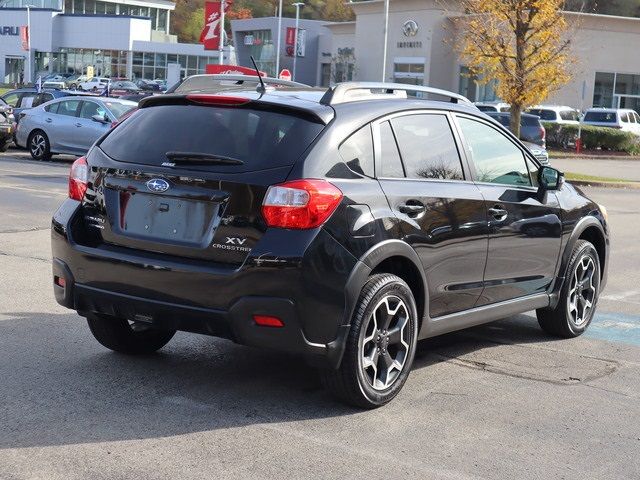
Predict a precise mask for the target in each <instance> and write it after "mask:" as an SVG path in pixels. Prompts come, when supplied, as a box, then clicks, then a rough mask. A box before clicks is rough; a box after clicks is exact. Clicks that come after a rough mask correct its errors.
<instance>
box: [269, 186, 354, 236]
mask: <svg viewBox="0 0 640 480" xmlns="http://www.w3.org/2000/svg"><path fill="white" fill-rule="evenodd" d="M341 200H342V192H341V191H340V190H339V189H338V187H336V186H335V185H332V184H330V183H329V182H327V181H325V180H294V181H291V182H286V183H282V184H280V185H273V186H271V187H269V190H267V194H266V195H265V197H264V201H263V202H262V216H263V217H264V219H265V220H266V222H267V225H268V226H270V227H279V228H292V229H298V230H301V229H306V228H316V227H319V226H320V225H322V224H323V223H324V222H325V221H326V220H327V219H328V218H329V217H330V216H331V214H332V213H333V212H334V211H335V209H336V208H337V207H338V204H339V203H340V201H341Z"/></svg>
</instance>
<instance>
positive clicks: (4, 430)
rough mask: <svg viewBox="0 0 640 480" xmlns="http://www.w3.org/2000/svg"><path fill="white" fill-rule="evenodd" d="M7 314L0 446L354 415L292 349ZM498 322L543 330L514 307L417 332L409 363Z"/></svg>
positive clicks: (522, 338)
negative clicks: (151, 348)
mask: <svg viewBox="0 0 640 480" xmlns="http://www.w3.org/2000/svg"><path fill="white" fill-rule="evenodd" d="M6 316H7V317H9V319H7V320H1V321H0V379H1V387H0V418H2V421H1V422H0V449H6V448H19V447H33V446H49V445H62V444H74V443H93V442H103V441H116V440H130V439H142V438H155V437H165V436H172V435H180V434H185V433H191V432H199V431H210V430H215V429H223V428H235V427H243V426H247V425H251V424H268V423H273V422H289V421H291V422H293V421H299V420H306V419H314V418H327V417H336V416H341V415H352V414H357V413H359V411H358V410H356V409H353V408H349V407H347V406H343V405H341V404H340V403H338V402H335V401H333V400H332V399H331V398H330V397H329V396H328V395H327V394H326V393H325V392H324V391H323V389H322V387H321V385H320V382H319V379H318V375H317V373H316V372H315V371H314V370H313V369H311V368H309V367H307V366H306V364H305V363H304V361H303V360H302V359H300V358H297V357H294V356H291V355H286V354H282V353H275V352H267V351H262V350H256V349H251V348H247V347H242V346H238V345H235V344H233V343H231V342H228V341H224V340H219V339H214V338H210V337H206V336H199V335H191V334H184V333H178V334H177V335H176V337H174V339H173V340H172V341H171V342H170V343H169V344H168V345H167V346H166V347H165V348H164V349H162V350H161V351H160V352H158V353H156V354H153V355H147V356H141V357H131V356H126V355H121V354H117V353H113V352H110V351H108V350H106V349H104V348H103V347H101V346H100V345H99V344H98V343H97V342H96V341H95V340H94V339H93V337H92V336H91V334H90V332H89V329H88V327H87V325H86V322H85V321H84V320H83V319H82V318H80V317H78V316H77V315H75V314H50V313H11V314H6ZM496 327H497V328H498V329H502V330H504V332H503V333H502V334H501V337H502V338H507V339H511V340H512V341H513V342H537V341H546V340H549V338H548V337H545V336H544V335H543V334H542V333H541V332H540V331H539V330H538V329H537V325H535V320H533V319H531V317H525V316H518V317H513V318H511V319H509V320H506V321H501V322H498V323H497V324H493V325H489V326H483V327H477V328H474V329H471V330H467V331H464V332H459V333H454V334H449V335H446V336H443V337H439V338H437V339H432V340H427V341H423V342H420V344H419V349H418V358H417V361H416V366H415V367H414V369H421V368H423V367H427V366H429V365H431V364H432V363H436V362H439V361H442V355H444V356H446V357H451V356H456V355H460V354H462V353H466V352H468V351H470V350H473V349H477V348H486V347H487V346H491V342H490V341H488V340H483V339H482V338H483V337H487V336H491V335H493V332H492V330H491V329H495V328H496ZM469 335H472V337H471V338H473V339H474V340H473V341H469ZM478 335H479V336H480V339H478ZM494 345H495V344H494ZM434 352H435V353H434ZM413 378H414V379H415V376H413ZM409 381H411V377H410V380H409Z"/></svg>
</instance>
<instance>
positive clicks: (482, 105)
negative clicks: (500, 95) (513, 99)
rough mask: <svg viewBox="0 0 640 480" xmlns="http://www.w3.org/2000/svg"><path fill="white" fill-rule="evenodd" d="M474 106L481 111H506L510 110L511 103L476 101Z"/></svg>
mask: <svg viewBox="0 0 640 480" xmlns="http://www.w3.org/2000/svg"><path fill="white" fill-rule="evenodd" d="M475 106H476V107H478V110H480V111H481V112H499V113H500V112H502V113H504V112H508V111H509V110H511V105H509V104H508V103H502V102H476V103H475Z"/></svg>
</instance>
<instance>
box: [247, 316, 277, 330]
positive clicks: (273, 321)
mask: <svg viewBox="0 0 640 480" xmlns="http://www.w3.org/2000/svg"><path fill="white" fill-rule="evenodd" d="M253 321H254V322H256V325H258V326H260V327H271V328H282V327H284V322H283V321H282V320H280V319H279V318H278V317H272V316H270V315H254V316H253Z"/></svg>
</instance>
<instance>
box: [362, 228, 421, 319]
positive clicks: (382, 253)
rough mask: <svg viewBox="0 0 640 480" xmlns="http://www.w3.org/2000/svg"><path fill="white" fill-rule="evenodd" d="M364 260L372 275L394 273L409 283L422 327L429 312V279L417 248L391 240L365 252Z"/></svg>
mask: <svg viewBox="0 0 640 480" xmlns="http://www.w3.org/2000/svg"><path fill="white" fill-rule="evenodd" d="M362 261H363V262H364V263H366V264H367V265H368V266H369V267H370V268H371V275H374V274H376V273H392V274H394V275H397V276H398V277H400V278H401V279H402V280H404V281H405V282H406V283H407V285H409V288H410V289H411V292H412V293H413V296H414V298H415V301H416V307H417V310H418V324H419V325H418V326H419V327H420V326H421V325H422V319H423V318H424V317H425V315H426V312H427V308H426V307H427V302H428V299H427V288H426V287H427V280H426V278H425V275H424V270H423V267H422V264H421V262H420V259H419V258H418V254H417V253H416V252H415V250H414V249H413V248H411V247H410V246H409V245H408V244H407V243H405V242H402V241H400V240H389V241H386V242H383V243H381V244H379V245H377V246H376V247H373V248H372V249H371V250H369V251H368V252H367V253H365V255H364V256H363V258H362Z"/></svg>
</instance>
